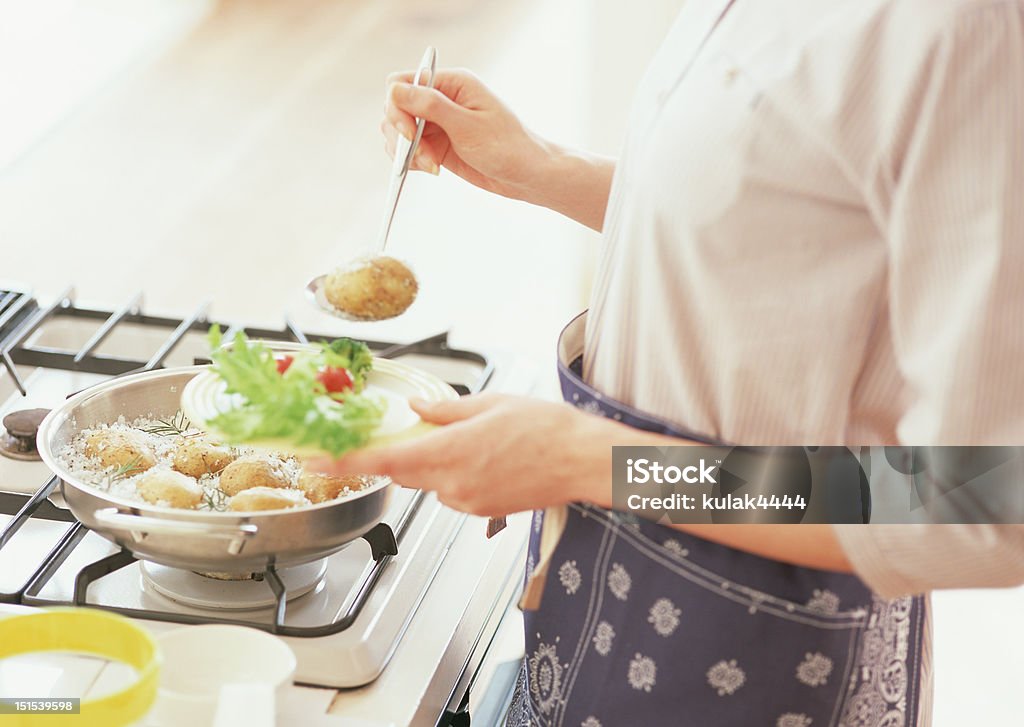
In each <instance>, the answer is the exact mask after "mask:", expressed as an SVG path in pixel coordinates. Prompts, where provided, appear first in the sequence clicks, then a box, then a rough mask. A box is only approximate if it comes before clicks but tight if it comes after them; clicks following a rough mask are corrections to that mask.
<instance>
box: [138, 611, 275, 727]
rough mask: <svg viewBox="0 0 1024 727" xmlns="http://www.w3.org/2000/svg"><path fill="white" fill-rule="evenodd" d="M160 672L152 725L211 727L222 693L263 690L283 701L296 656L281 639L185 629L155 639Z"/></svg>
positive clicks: (244, 631) (242, 631)
mask: <svg viewBox="0 0 1024 727" xmlns="http://www.w3.org/2000/svg"><path fill="white" fill-rule="evenodd" d="M157 641H158V642H159V644H160V648H161V651H162V652H163V659H164V662H163V669H162V671H161V673H160V687H159V689H158V691H157V700H156V705H155V706H154V708H153V711H152V712H151V714H150V716H149V720H148V721H149V723H150V724H154V725H161V726H163V725H167V726H168V727H170V726H171V725H174V726H175V727H178V726H180V725H188V727H211V725H213V718H214V715H215V714H216V712H217V703H218V701H219V700H220V696H221V690H222V689H223V688H224V687H228V686H230V685H237V684H250V685H262V686H264V687H266V688H267V689H268V690H271V691H273V692H275V693H276V696H277V697H282V696H283V692H284V690H285V689H287V687H288V686H289V685H290V684H291V682H292V677H293V676H294V674H295V654H294V653H292V650H291V648H290V647H289V646H288V645H287V644H286V643H284V642H283V641H282V640H281V639H279V638H277V637H276V636H273V635H271V634H268V633H266V632H264V631H259V630H257V629H251V628H247V627H245V626H220V625H215V624H211V625H207V626H186V627H184V628H180V629H175V630H174V631H169V632H167V633H166V634H163V635H161V636H159V637H157Z"/></svg>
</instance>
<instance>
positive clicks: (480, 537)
mask: <svg viewBox="0 0 1024 727" xmlns="http://www.w3.org/2000/svg"><path fill="white" fill-rule="evenodd" d="M207 310H208V307H207V306H206V305H203V306H199V307H197V308H196V309H194V310H193V312H192V313H191V314H190V315H189V316H186V317H184V318H176V317H163V316H156V315H150V314H148V313H146V312H144V311H143V309H142V297H141V295H140V296H136V297H134V298H132V299H131V300H129V301H127V302H126V303H125V304H124V305H122V306H120V307H119V308H116V309H113V310H106V309H103V308H95V307H89V306H85V305H80V304H78V303H77V302H76V301H75V295H74V291H73V290H71V289H69V290H67V291H66V292H65V293H63V294H62V295H60V296H58V298H57V299H55V300H53V301H51V302H49V303H46V304H44V303H41V302H40V301H37V300H36V299H35V298H34V297H33V296H32V295H31V294H30V293H29V292H28V291H27V290H26V289H24V288H19V287H17V286H12V285H5V286H3V287H2V288H0V364H2V366H0V420H2V423H3V429H2V431H0V616H2V615H3V614H4V613H5V612H9V611H13V610H18V609H21V608H24V607H46V606H58V605H62V606H68V605H72V606H85V607H91V608H99V609H105V610H109V611H114V612H118V613H121V614H123V615H126V616H129V617H131V618H133V619H137V620H138V622H139V623H141V624H144V625H146V626H147V627H148V628H150V629H151V630H153V631H155V632H160V631H164V630H167V629H170V628H179V627H181V626H183V625H188V624H203V623H231V624H241V625H246V626H251V627H254V628H258V629H262V630H265V631H268V632H271V633H274V634H277V635H279V636H281V637H282V638H284V639H285V640H286V641H287V643H288V644H289V645H290V646H291V648H292V650H293V651H294V652H295V654H296V657H297V659H298V669H297V672H296V681H297V683H299V684H301V685H308V686H309V687H313V688H315V689H316V692H314V691H313V690H305V692H306V693H307V696H309V695H310V694H314V693H315V694H316V697H315V698H313V697H310V698H309V699H307V700H306V704H307V706H309V708H310V709H311V710H312V711H311V712H309V713H308V714H305V713H303V716H302V717H301V718H299V717H292V718H286V719H284V720H283V721H281V722H280V723H281V724H291V723H292V722H293V721H294V723H296V724H298V723H300V722H299V721H296V720H300V719H301V720H303V721H302V723H303V724H306V723H309V724H312V723H313V722H312V721H309V720H312V719H313V718H314V717H319V716H322V715H323V714H330V715H344V716H345V717H350V718H360V719H363V720H368V723H369V724H395V725H399V724H442V723H445V722H446V721H451V720H452V719H453V718H454V719H455V721H458V719H459V717H457V716H456V715H459V713H460V712H461V711H464V710H465V705H466V703H467V700H468V693H469V687H470V686H471V685H472V686H473V689H474V692H482V691H486V692H487V693H488V694H492V693H493V695H494V697H493V698H494V699H497V700H498V701H499V702H500V701H501V700H502V699H503V698H505V696H506V692H507V687H508V685H507V684H506V683H505V682H507V681H508V675H510V674H511V673H512V670H511V669H497V668H496V667H495V666H494V665H487V660H488V658H489V651H490V650H489V648H488V647H489V646H490V645H491V644H492V643H493V642H494V640H495V636H496V634H498V633H506V632H508V630H509V628H512V629H513V630H514V622H515V618H516V614H515V610H514V608H510V604H512V603H513V602H514V600H515V595H516V593H517V591H518V588H519V585H520V582H521V573H522V562H523V558H524V552H525V540H526V530H527V528H528V522H527V520H526V518H523V517H515V518H510V519H509V525H508V527H507V528H506V529H505V530H504V531H502V532H500V533H498V534H497V535H496V536H495V537H493V538H490V539H488V538H487V535H488V533H487V523H486V521H485V520H483V519H481V518H475V517H468V516H465V515H462V514H460V513H456V512H455V511H453V510H450V509H448V508H446V507H444V506H442V505H441V504H439V503H438V502H437V501H436V499H435V498H434V497H433V496H430V495H425V494H423V493H420V492H417V491H414V490H408V489H402V488H396V492H395V495H394V497H393V498H392V501H391V504H390V506H389V509H388V512H387V514H386V515H385V517H384V520H383V522H382V523H381V524H380V525H378V526H377V527H376V528H374V529H373V530H372V531H370V532H369V533H367V535H366V536H364V538H363V539H361V540H360V541H357V542H355V543H353V544H351V545H350V546H348V547H346V548H344V549H342V550H341V551H339V552H337V553H335V554H333V555H331V556H329V557H327V558H324V559H322V560H320V561H318V562H315V563H310V564H306V565H302V566H297V567H292V568H283V569H280V570H273V569H271V570H268V572H265V573H254V574H247V575H246V577H244V578H241V579H239V578H233V579H229V580H225V579H219V578H212V577H209V576H206V575H200V574H197V573H192V572H188V571H183V570H178V569H174V568H168V567H165V566H161V565H158V564H154V563H149V562H144V561H139V560H136V559H135V558H134V557H133V556H132V554H131V553H129V552H128V551H125V550H122V549H120V547H118V546H116V545H115V544H113V543H111V542H110V541H108V540H106V539H104V538H103V537H101V536H99V535H98V534H96V533H94V532H91V531H89V530H88V529H87V528H86V527H85V526H83V525H82V524H81V523H79V522H77V521H76V520H75V518H74V516H73V515H72V514H71V513H70V512H69V511H68V510H66V509H65V508H64V507H63V500H62V498H61V495H60V491H61V490H60V488H61V485H60V482H59V480H58V479H57V478H55V477H54V476H53V475H52V473H50V471H49V470H48V469H47V468H46V466H45V465H43V464H42V463H41V462H39V461H38V458H37V457H36V453H35V452H34V446H33V440H34V432H35V428H36V427H37V426H38V423H39V421H40V418H41V416H42V415H43V414H44V413H45V411H46V410H48V409H50V408H52V407H54V406H56V405H57V404H59V403H60V402H61V401H63V400H64V399H65V398H66V397H67V396H68V395H69V394H72V393H74V392H77V391H80V390H82V389H84V388H86V387H88V386H91V385H93V384H96V383H98V382H100V381H104V380H106V379H109V378H110V377H112V376H117V375H121V374H125V373H128V372H133V371H141V370H147V369H153V368H158V367H161V366H175V365H188V364H193V363H197V362H204V361H205V356H206V355H207V347H206V342H205V334H206V331H207V330H208V329H209V327H210V325H211V324H212V323H213V322H215V321H214V320H213V319H211V318H210V317H209V316H208V314H207ZM217 322H218V323H219V324H220V325H221V328H222V329H226V330H227V331H228V335H229V337H230V336H231V335H233V334H234V331H235V330H239V329H241V330H244V331H245V332H246V333H247V334H248V335H249V336H250V337H252V338H260V339H267V340H273V341H298V342H306V341H318V340H329V339H331V338H335V337H336V335H318V334H307V333H304V332H302V331H300V330H298V329H297V328H296V327H295V326H294V325H292V324H291V323H289V322H287V321H285V323H284V325H283V326H282V327H281V328H279V329H265V328H257V327H247V326H238V325H233V324H231V323H230V322H222V321H217ZM352 335H358V333H357V332H353V334H352ZM367 343H368V345H369V346H370V347H371V349H372V350H373V351H374V352H375V354H376V355H378V356H384V357H389V358H401V359H402V360H404V361H407V362H408V363H410V364H412V365H415V366H418V367H420V368H423V369H425V370H428V371H430V372H432V373H434V374H436V375H438V376H440V377H441V378H443V379H444V380H446V381H448V382H449V383H451V384H452V386H453V387H455V388H456V390H457V391H459V393H461V394H467V393H471V392H477V391H481V390H483V389H485V388H486V389H488V390H500V391H506V392H511V393H527V392H528V391H529V390H530V389H531V388H532V385H533V378H534V377H533V375H532V373H531V371H530V370H529V368H528V367H526V366H524V365H523V363H522V362H521V361H517V360H515V359H514V358H511V357H509V356H501V355H493V354H492V355H487V354H483V353H480V352H476V351H469V350H463V349H458V348H453V347H451V346H449V344H448V336H447V334H446V333H442V334H439V335H435V336H431V337H429V338H425V339H423V340H420V341H415V342H412V343H400V344H399V343H388V342H382V341H367ZM509 624H513V626H512V627H510V626H509ZM497 673H502V674H505V675H506V676H505V677H503V678H502V679H495V680H494V683H493V684H491V683H490V681H488V680H490V678H491V676H493V675H494V674H497ZM481 675H486V676H487V679H482V678H481ZM485 681H487V682H488V683H486V684H485V683H484V682H485ZM327 688H329V689H331V690H341V691H339V692H337V693H334V692H331V693H330V694H331V697H330V699H329V700H324V699H323V695H324V692H325V689H327ZM296 693H297V694H302V693H303V690H301V689H299V690H297V692H296ZM43 696H46V695H43ZM64 696H69V695H64ZM488 699H491V697H490V696H489V697H488ZM301 703H302V699H300V698H299V697H298V696H297V697H296V700H295V703H294V704H293V709H297V710H299V712H298V713H302V710H303V708H302V706H301ZM487 709H492V708H490V707H488V708H487ZM317 713H320V714H317ZM289 720H291V721H289ZM475 721H478V720H475Z"/></svg>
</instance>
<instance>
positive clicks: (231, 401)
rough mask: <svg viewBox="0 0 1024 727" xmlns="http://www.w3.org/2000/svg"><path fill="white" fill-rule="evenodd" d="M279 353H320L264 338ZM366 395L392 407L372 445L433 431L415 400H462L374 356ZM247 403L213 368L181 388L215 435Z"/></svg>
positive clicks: (274, 447) (303, 451) (197, 420)
mask: <svg viewBox="0 0 1024 727" xmlns="http://www.w3.org/2000/svg"><path fill="white" fill-rule="evenodd" d="M260 343H263V344H264V345H266V346H267V347H268V348H270V349H271V350H272V351H274V352H275V353H294V352H301V351H316V350H317V349H316V348H315V347H312V346H307V345H303V344H289V343H278V342H268V341H261V342H260ZM363 391H364V393H366V394H368V395H369V396H371V397H374V398H376V399H379V400H382V401H383V402H384V403H385V405H386V407H387V408H386V410H385V412H384V418H383V420H382V421H381V424H380V427H378V428H377V430H376V431H375V432H374V433H373V435H372V436H371V437H370V441H369V443H368V445H367V446H381V445H385V444H389V443H392V442H397V441H401V440H404V439H409V438H410V437H416V436H419V435H421V434H424V433H426V432H428V431H430V430H431V429H432V428H433V427H434V425H432V424H427V423H426V422H424V421H423V420H422V419H420V417H419V415H418V414H417V413H416V412H414V411H413V410H412V409H411V408H410V407H409V399H411V398H418V399H425V400H427V401H445V400H448V399H458V398H459V394H458V392H456V391H455V389H453V388H452V387H451V386H449V385H448V384H447V383H445V382H444V381H442V380H441V379H439V378H437V377H436V376H434V375H432V374H428V373H427V372H426V371H422V370H420V369H417V368H415V367H413V366H408V365H406V364H403V363H401V362H399V361H391V360H389V359H382V358H374V359H373V369H372V370H371V371H370V373H369V375H368V376H367V377H366V388H365V389H364V390H363ZM244 402H245V399H244V398H243V397H242V396H240V395H238V394H229V393H227V384H226V383H225V382H224V380H223V379H221V378H220V376H218V375H217V374H216V373H214V372H213V371H212V370H207V371H204V372H203V373H201V374H199V375H198V376H196V377H195V378H194V379H192V380H191V381H190V382H189V383H188V384H187V385H186V386H185V389H184V391H182V392H181V410H182V412H183V413H184V414H185V416H187V417H188V418H189V420H190V421H191V422H192V424H193V425H194V426H196V427H198V428H200V429H202V430H204V431H206V432H208V433H209V434H211V435H212V436H214V437H221V438H223V436H222V435H221V434H219V433H218V432H217V428H216V427H214V426H212V425H211V424H209V422H210V420H212V419H214V418H216V416H217V415H218V414H221V413H223V412H226V411H230V410H232V409H235V408H237V407H238V406H240V405H241V404H243V403H244ZM239 444H245V445H246V446H248V447H252V448H254V449H258V450H264V451H269V452H281V453H286V454H294V455H296V456H298V457H320V456H324V455H326V454H327V452H325V451H323V450H321V449H320V448H318V447H315V446H311V445H297V444H295V443H293V442H290V441H288V440H286V439H261V440H259V441H251V442H240V443H239Z"/></svg>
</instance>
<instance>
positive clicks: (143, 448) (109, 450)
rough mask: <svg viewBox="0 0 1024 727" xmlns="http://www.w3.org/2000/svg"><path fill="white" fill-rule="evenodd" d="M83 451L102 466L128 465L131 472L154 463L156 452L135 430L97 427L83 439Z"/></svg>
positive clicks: (145, 468) (146, 467) (142, 435)
mask: <svg viewBox="0 0 1024 727" xmlns="http://www.w3.org/2000/svg"><path fill="white" fill-rule="evenodd" d="M85 453H86V455H88V456H89V457H95V458H96V459H98V460H99V461H100V464H102V465H103V466H104V467H123V468H129V467H130V468H131V472H141V471H143V470H148V469H149V468H150V467H152V466H153V465H155V464H156V454H155V453H154V452H153V449H152V448H151V447H150V446H149V444H147V443H146V440H145V435H144V434H143V433H142V432H136V431H122V430H119V429H98V430H96V431H95V432H93V433H92V434H90V435H89V437H88V439H86V440H85Z"/></svg>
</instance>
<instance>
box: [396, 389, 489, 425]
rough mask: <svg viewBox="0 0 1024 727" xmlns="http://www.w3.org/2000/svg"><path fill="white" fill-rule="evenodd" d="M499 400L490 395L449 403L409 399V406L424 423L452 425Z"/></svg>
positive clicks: (476, 413)
mask: <svg viewBox="0 0 1024 727" xmlns="http://www.w3.org/2000/svg"><path fill="white" fill-rule="evenodd" d="M499 400H500V397H495V396H492V395H490V394H475V395H472V396H463V397H461V398H459V399H452V400H450V401H424V400H422V399H410V400H409V406H410V407H412V410H413V411H414V412H416V413H417V414H419V415H420V418H421V419H422V420H423V421H425V422H430V423H431V424H453V423H455V422H459V421H463V420H464V419H469V418H470V417H474V416H477V415H478V414H481V413H483V412H485V411H487V410H488V409H491V408H493V407H494V406H495V405H496V404H497V403H498V402H499Z"/></svg>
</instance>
